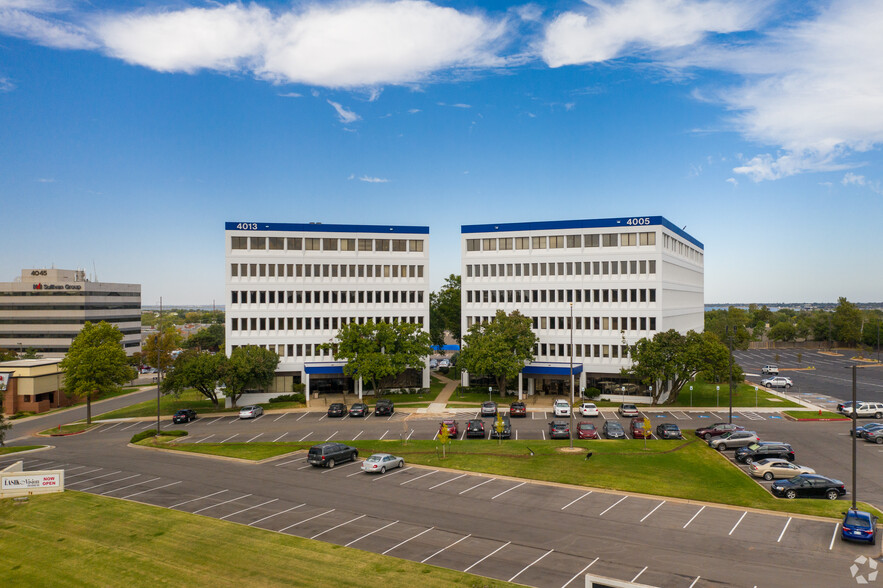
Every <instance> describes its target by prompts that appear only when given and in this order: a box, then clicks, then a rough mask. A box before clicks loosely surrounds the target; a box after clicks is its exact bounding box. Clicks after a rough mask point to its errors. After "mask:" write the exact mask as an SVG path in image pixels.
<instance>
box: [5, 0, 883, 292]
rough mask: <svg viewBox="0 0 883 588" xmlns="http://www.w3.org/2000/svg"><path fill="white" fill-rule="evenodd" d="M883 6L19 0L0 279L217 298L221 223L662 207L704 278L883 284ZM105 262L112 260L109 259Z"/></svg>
mask: <svg viewBox="0 0 883 588" xmlns="http://www.w3.org/2000/svg"><path fill="white" fill-rule="evenodd" d="M880 22H883V3H880V2H876V1H873V0H867V1H836V0H828V1H801V2H785V1H778V2H777V1H775V0H759V1H758V0H733V1H730V0H705V1H689V0H605V1H595V0H591V1H584V2H579V1H570V2H565V1H562V2H553V3H542V4H540V3H535V4H531V3H515V2H511V3H507V2H492V1H488V2H479V1H472V2H457V1H451V2H442V1H437V2H435V3H432V2H418V1H412V0H402V1H386V2H383V1H365V0H351V1H347V2H337V1H330V2H328V1H326V2H318V1H315V2H309V1H307V2H294V3H292V2H279V1H277V2H274V1H270V0H262V1H259V2H254V3H227V2H200V1H198V0H165V1H157V2H154V1H149V0H148V1H144V2H120V1H114V2H109V1H108V2H103V1H99V0H92V1H90V2H87V1H78V0H0V211H2V217H3V220H4V223H3V228H2V230H0V251H2V255H0V281H6V280H11V279H13V278H14V277H15V276H18V275H19V273H20V270H21V269H22V268H30V267H48V266H51V265H54V266H55V267H61V268H76V267H82V268H85V269H86V270H87V272H88V273H89V274H92V273H93V272H95V273H96V275H97V278H98V279H100V280H103V281H119V282H136V283H141V284H143V290H142V292H143V303H144V304H146V305H152V304H156V303H158V301H159V298H160V296H162V297H163V300H164V302H165V303H167V304H211V303H212V301H216V302H218V303H222V301H223V258H224V246H223V229H224V222H225V221H258V222H308V221H321V222H326V223H360V224H364V223H368V224H408V225H428V226H429V227H430V234H431V245H430V247H431V260H432V266H431V272H430V274H431V278H432V287H433V289H435V288H438V287H439V286H440V285H441V283H442V281H443V279H444V277H445V276H447V275H448V274H450V273H458V272H459V231H460V225H461V224H474V223H485V222H521V221H528V220H564V219H575V218H598V217H625V216H647V215H662V216H665V217H667V218H668V219H669V220H671V221H672V222H673V223H675V224H677V225H678V226H685V227H686V230H687V232H689V233H691V234H692V235H693V236H695V237H696V238H697V239H699V240H700V241H702V242H703V243H704V244H705V253H706V258H705V259H706V273H705V293H706V294H705V298H706V302H708V303H713V302H750V301H761V302H764V301H765V302H778V301H836V299H837V297H838V296H846V297H847V298H849V299H850V300H853V301H859V302H868V301H880V300H883V295H881V292H883V272H881V271H880V269H881V262H880V246H879V227H880V221H881V219H883V186H881V179H883V169H881V168H883V158H881V150H880V146H881V143H883V68H881V65H880V56H881V55H883V35H880V33H879V23H880ZM93 268H94V269H93Z"/></svg>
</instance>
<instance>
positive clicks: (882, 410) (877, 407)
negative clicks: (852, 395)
mask: <svg viewBox="0 0 883 588" xmlns="http://www.w3.org/2000/svg"><path fill="white" fill-rule="evenodd" d="M856 407H857V408H856V409H855V416H857V417H874V418H875V419H883V402H857V403H856ZM842 412H843V414H848V415H852V405H850V406H844V407H843V410H842Z"/></svg>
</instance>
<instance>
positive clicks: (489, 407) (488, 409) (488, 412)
mask: <svg viewBox="0 0 883 588" xmlns="http://www.w3.org/2000/svg"><path fill="white" fill-rule="evenodd" d="M481 416H483V417H486V416H497V403H496V402H491V401H490V400H488V401H486V402H482V403H481Z"/></svg>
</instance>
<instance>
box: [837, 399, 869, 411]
mask: <svg viewBox="0 0 883 588" xmlns="http://www.w3.org/2000/svg"><path fill="white" fill-rule="evenodd" d="M859 402H864V400H859ZM850 406H852V401H851V400H847V401H845V402H839V403H838V404H837V412H843V411H844V409H846V408H848V407H850Z"/></svg>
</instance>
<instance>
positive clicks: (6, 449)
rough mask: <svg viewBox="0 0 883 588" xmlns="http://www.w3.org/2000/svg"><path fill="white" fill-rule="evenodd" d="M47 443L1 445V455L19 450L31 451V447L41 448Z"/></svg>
mask: <svg viewBox="0 0 883 588" xmlns="http://www.w3.org/2000/svg"><path fill="white" fill-rule="evenodd" d="M40 447H45V445H22V446H20V447H0V455H8V454H10V453H18V452H19V451H29V450H31V449H39V448H40Z"/></svg>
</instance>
